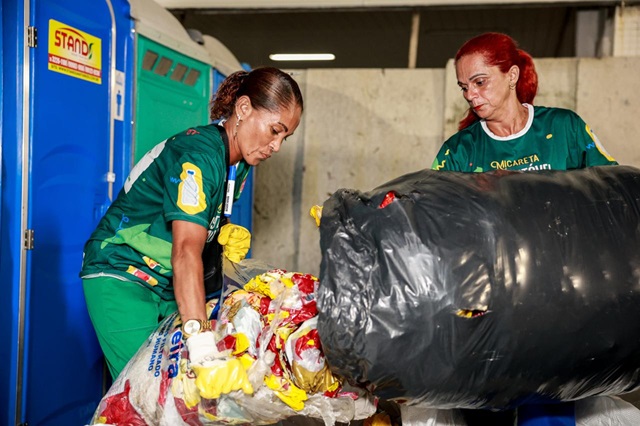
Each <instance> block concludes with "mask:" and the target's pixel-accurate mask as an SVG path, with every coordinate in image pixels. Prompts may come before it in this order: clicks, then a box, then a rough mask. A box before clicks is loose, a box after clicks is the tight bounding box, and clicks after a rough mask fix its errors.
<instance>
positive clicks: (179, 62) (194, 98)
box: [131, 0, 211, 163]
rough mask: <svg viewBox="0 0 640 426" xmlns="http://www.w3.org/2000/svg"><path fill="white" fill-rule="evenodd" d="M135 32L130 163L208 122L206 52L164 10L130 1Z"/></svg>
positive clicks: (145, 2) (141, 0)
mask: <svg viewBox="0 0 640 426" xmlns="http://www.w3.org/2000/svg"><path fill="white" fill-rule="evenodd" d="M131 15H132V17H133V18H134V22H135V31H136V40H135V45H136V78H135V88H134V93H135V94H134V102H135V112H134V148H133V150H134V154H133V157H134V163H135V162H137V161H138V160H139V159H140V158H141V157H142V156H144V154H145V153H146V152H147V151H149V150H150V149H151V148H153V147H154V146H155V145H157V144H158V143H160V142H162V141H163V140H165V139H167V138H168V137H170V136H172V135H174V134H176V133H178V132H180V131H183V130H185V129H188V128H189V127H193V126H198V125H204V124H207V123H208V122H209V99H210V96H211V87H210V83H209V66H208V65H207V61H208V56H207V53H206V51H205V50H204V48H203V47H202V46H200V45H198V44H197V43H196V42H194V41H193V40H191V37H190V36H189V34H188V33H187V30H186V29H185V28H184V27H183V26H182V25H181V24H180V22H179V21H178V20H177V18H175V17H174V16H173V15H172V14H171V13H170V12H169V11H168V10H166V9H164V8H163V7H162V6H160V5H158V4H157V3H155V2H154V1H152V0H131Z"/></svg>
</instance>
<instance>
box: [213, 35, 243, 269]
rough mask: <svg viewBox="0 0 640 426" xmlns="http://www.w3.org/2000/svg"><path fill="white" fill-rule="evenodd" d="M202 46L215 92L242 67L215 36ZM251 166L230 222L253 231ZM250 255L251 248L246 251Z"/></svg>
mask: <svg viewBox="0 0 640 426" xmlns="http://www.w3.org/2000/svg"><path fill="white" fill-rule="evenodd" d="M202 40H203V43H204V48H205V50H206V51H207V53H208V54H209V63H210V64H211V87H212V89H211V91H212V93H215V92H216V90H217V89H218V87H219V86H220V84H221V83H222V81H223V80H224V79H225V78H226V77H228V76H229V75H230V74H232V73H234V72H236V71H241V70H243V69H244V67H243V66H242V64H241V63H240V62H239V61H238V59H236V57H235V55H234V54H233V53H232V52H231V51H230V50H229V49H228V48H227V47H226V46H225V45H224V44H223V43H222V42H221V41H220V40H218V39H217V38H215V37H212V36H210V35H207V34H204V35H203V36H202ZM253 179H254V170H253V168H252V169H251V171H250V172H249V174H248V175H247V180H246V181H245V182H244V188H243V189H242V194H241V195H240V199H239V200H238V201H236V202H235V203H234V205H233V210H232V212H231V223H235V224H237V225H240V226H244V227H245V228H247V229H248V230H249V231H250V232H253ZM247 257H251V250H249V252H248V253H247Z"/></svg>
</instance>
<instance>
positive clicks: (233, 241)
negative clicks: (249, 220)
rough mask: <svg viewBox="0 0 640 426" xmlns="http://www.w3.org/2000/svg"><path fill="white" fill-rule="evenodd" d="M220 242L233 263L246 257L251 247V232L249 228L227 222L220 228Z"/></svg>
mask: <svg viewBox="0 0 640 426" xmlns="http://www.w3.org/2000/svg"><path fill="white" fill-rule="evenodd" d="M218 243H219V244H220V245H221V246H223V249H222V250H223V252H224V255H225V256H227V259H229V260H230V261H232V262H233V263H238V262H240V261H241V260H242V259H244V258H245V256H246V255H247V253H248V252H249V248H250V247H251V233H250V232H249V230H248V229H247V228H243V227H242V226H238V225H234V224H232V223H227V224H226V225H224V226H223V227H222V228H220V235H218Z"/></svg>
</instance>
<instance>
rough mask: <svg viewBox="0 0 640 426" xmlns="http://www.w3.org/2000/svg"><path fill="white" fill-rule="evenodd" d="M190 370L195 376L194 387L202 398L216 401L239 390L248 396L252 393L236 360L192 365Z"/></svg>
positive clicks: (251, 388)
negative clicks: (223, 395)
mask: <svg viewBox="0 0 640 426" xmlns="http://www.w3.org/2000/svg"><path fill="white" fill-rule="evenodd" d="M191 369H192V370H193V372H194V373H195V374H196V387H197V388H198V390H199V391H200V396H202V397H203V398H206V399H216V398H220V395H222V394H225V393H230V392H233V391H237V390H240V389H242V391H243V392H244V393H246V394H248V395H251V394H252V393H253V386H251V383H250V382H249V377H248V376H247V372H246V371H245V369H244V367H243V366H242V363H241V362H240V360H239V359H237V358H232V359H228V360H221V359H217V360H214V361H206V362H204V363H203V364H192V365H191Z"/></svg>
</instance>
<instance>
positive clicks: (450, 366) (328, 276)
mask: <svg viewBox="0 0 640 426" xmlns="http://www.w3.org/2000/svg"><path fill="white" fill-rule="evenodd" d="M320 234H321V241H320V245H321V252H322V264H321V270H320V282H321V283H322V285H321V286H319V287H318V294H317V303H318V310H319V315H318V331H319V335H320V337H321V342H322V347H323V349H324V353H325V356H326V358H327V361H328V363H329V365H331V367H332V369H333V372H334V373H335V374H338V375H339V376H341V377H345V378H347V379H349V380H351V381H352V382H353V383H356V384H359V385H362V386H366V387H367V389H369V390H370V391H371V392H372V393H374V394H375V395H376V396H379V397H382V398H385V399H391V400H395V401H405V402H407V403H411V404H424V405H426V406H429V407H432V408H441V409H448V408H482V409H491V410H500V409H507V408H514V407H517V406H519V405H522V404H535V403H548V402H553V401H568V400H577V399H581V398H586V397H589V396H594V395H616V394H622V393H625V392H629V391H632V390H634V389H636V388H638V386H640V309H639V308H638V307H639V306H640V170H638V169H635V168H632V167H627V166H611V167H609V166H607V167H593V168H590V169H584V170H572V171H542V172H535V173H532V172H508V171H497V172H489V173H480V174H465V173H457V172H442V171H440V172H435V171H431V170H423V171H418V172H415V173H412V174H408V175H405V176H402V177H399V178H397V179H395V180H393V181H391V182H388V183H386V184H384V185H382V186H380V187H378V188H376V189H374V190H372V191H369V192H361V191H358V190H349V189H343V190H339V191H337V192H336V193H335V194H333V195H332V196H331V197H330V198H329V199H328V200H327V201H326V202H325V203H324V208H323V214H322V221H321V224H320Z"/></svg>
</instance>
